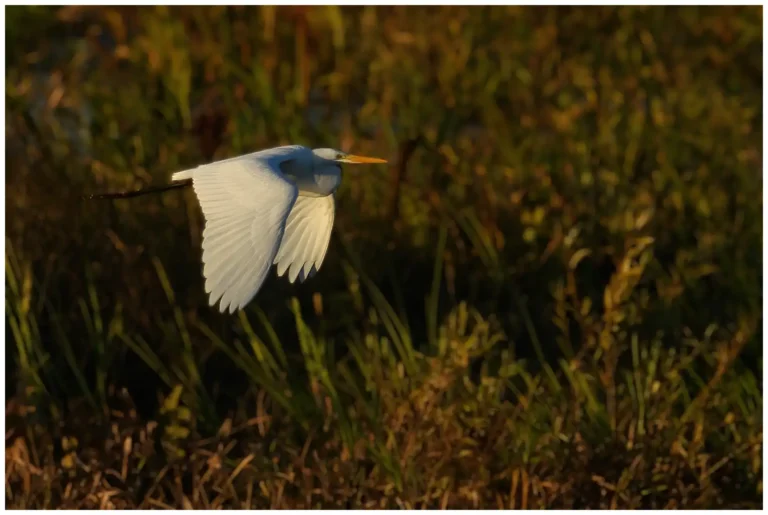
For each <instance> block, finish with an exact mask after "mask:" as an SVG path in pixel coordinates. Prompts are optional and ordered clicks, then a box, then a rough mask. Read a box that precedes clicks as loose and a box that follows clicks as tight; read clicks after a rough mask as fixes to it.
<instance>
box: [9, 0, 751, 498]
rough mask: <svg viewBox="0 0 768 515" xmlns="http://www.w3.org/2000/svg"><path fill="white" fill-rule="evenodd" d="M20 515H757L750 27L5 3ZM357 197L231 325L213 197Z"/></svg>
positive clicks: (12, 423)
mask: <svg viewBox="0 0 768 515" xmlns="http://www.w3.org/2000/svg"><path fill="white" fill-rule="evenodd" d="M6 32H7V40H6V41H7V43H6V49H7V50H6V56H7V57H6V59H7V69H6V170H7V173H6V334H8V335H9V336H10V337H9V338H8V339H7V341H8V345H7V347H6V349H7V350H6V357H7V359H6V363H7V365H6V384H7V386H8V391H9V400H8V401H7V408H6V411H7V414H8V417H9V418H8V427H9V428H10V429H9V432H8V433H7V435H6V474H7V479H6V496H7V498H8V502H9V506H13V507H44V506H48V507H54V506H55V507H62V506H63V507H136V506H142V507H162V506H169V505H170V506H176V507H185V508H187V507H192V506H194V507H221V506H224V507H307V508H308V507H342V508H343V507H422V506H426V507H452V508H471V507H565V508H568V507H572V508H578V507H603V508H608V507H621V508H638V507H644V508H653V507H679V508H687V507H708V508H711V507H725V506H728V507H759V506H761V499H762V480H761V477H762V463H761V460H760V456H761V453H762V417H761V413H762V393H761V384H762V348H761V339H762V315H761V312H762V309H761V308H762V292H761V289H760V288H761V284H762V272H761V270H762V253H761V252H762V250H761V245H762V216H761V215H762V197H761V194H760V192H761V191H762V147H761V142H762V130H761V119H762V53H761V44H762V10H761V8H758V7H749V8H745V7H739V8H737V7H718V8H714V7H707V8H705V7H685V8H671V7H622V8H583V7H561V8H524V7H474V8H468V7H440V8H437V7H430V8H427V7H418V8H417V7H373V6H367V7H343V8H342V7H335V6H331V7H312V8H310V7H270V6H261V7H183V8H182V7H173V8H169V7H83V6H68V7H57V8H53V7H34V6H25V7H9V8H8V9H6ZM288 143H301V144H305V145H308V146H312V147H319V146H332V147H336V148H341V149H344V150H349V151H354V152H356V153H361V154H369V155H377V156H382V157H387V158H388V159H390V163H391V166H390V167H389V168H388V169H375V170H374V169H371V170H367V171H363V170H357V169H354V168H353V169H349V170H346V173H345V180H344V183H343V185H342V188H341V189H340V191H339V197H338V199H339V200H338V204H337V205H338V213H337V219H336V227H335V229H334V236H333V241H332V242H331V247H330V249H329V254H328V257H327V258H326V261H325V263H324V266H323V269H322V270H321V273H319V274H318V275H317V276H316V277H314V278H313V279H312V280H310V281H308V282H307V283H305V284H302V285H290V284H287V281H285V280H280V279H278V278H276V277H272V278H270V279H269V280H268V281H267V283H266V284H265V286H264V288H263V289H262V290H261V292H260V293H259V295H258V296H257V297H256V299H255V301H254V302H253V303H252V304H251V305H250V306H249V307H248V308H247V309H246V310H245V311H244V312H243V313H240V314H239V315H237V316H223V315H219V314H218V313H216V312H215V311H214V310H212V309H210V308H209V307H208V306H207V299H206V296H205V294H204V290H203V280H202V277H201V273H200V272H201V266H200V234H201V229H202V225H203V220H202V216H201V213H200V211H199V208H198V206H197V202H196V200H195V198H194V195H193V194H192V192H186V193H181V192H178V191H175V192H170V193H167V194H165V195H161V196H158V195H154V196H147V197H140V198H136V199H132V200H130V201H115V202H101V201H83V200H81V199H80V198H79V196H80V195H82V194H83V193H90V192H94V191H101V190H120V189H131V188H138V187H143V186H146V185H148V184H160V183H165V182H166V181H167V180H168V178H169V176H170V174H171V173H172V172H174V171H178V170H180V169H184V168H188V167H192V166H195V165H197V164H200V163H203V162H208V161H211V160H214V159H220V158H226V157H230V156H233V155H237V154H241V153H246V152H251V151H254V150H257V149H261V148H266V147H271V146H276V145H281V144H288Z"/></svg>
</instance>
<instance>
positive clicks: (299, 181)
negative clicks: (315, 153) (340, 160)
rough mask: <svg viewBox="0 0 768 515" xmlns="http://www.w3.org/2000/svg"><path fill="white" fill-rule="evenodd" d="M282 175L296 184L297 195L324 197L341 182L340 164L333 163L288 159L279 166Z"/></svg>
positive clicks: (330, 193)
mask: <svg viewBox="0 0 768 515" xmlns="http://www.w3.org/2000/svg"><path fill="white" fill-rule="evenodd" d="M281 169H282V171H283V175H285V176H286V177H287V178H288V179H290V180H291V181H293V182H294V184H296V187H297V188H298V189H299V195H302V196H312V197H325V196H328V195H332V194H333V193H334V192H335V191H336V189H337V188H338V187H339V185H340V184H341V166H340V165H338V164H335V163H328V162H325V161H323V162H317V161H316V160H312V161H311V162H309V163H306V162H300V161H290V162H286V163H283V165H282V166H281Z"/></svg>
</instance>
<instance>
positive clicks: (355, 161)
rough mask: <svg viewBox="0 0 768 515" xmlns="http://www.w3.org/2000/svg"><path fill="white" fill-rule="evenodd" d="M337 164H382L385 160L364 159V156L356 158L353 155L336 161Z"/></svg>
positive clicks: (376, 158) (375, 158)
mask: <svg viewBox="0 0 768 515" xmlns="http://www.w3.org/2000/svg"><path fill="white" fill-rule="evenodd" d="M338 162H339V163H349V164H383V163H386V162H387V160H386V159H379V158H378V157H365V156H356V155H353V154H347V155H346V156H344V157H343V158H342V159H338Z"/></svg>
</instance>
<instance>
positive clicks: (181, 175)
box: [171, 168, 195, 182]
mask: <svg viewBox="0 0 768 515" xmlns="http://www.w3.org/2000/svg"><path fill="white" fill-rule="evenodd" d="M194 173H195V168H193V169H191V170H184V171H181V172H176V173H175V174H173V175H171V180H172V181H174V182H176V181H186V180H187V179H191V178H192V177H194Z"/></svg>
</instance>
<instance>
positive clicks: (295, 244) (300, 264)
mask: <svg viewBox="0 0 768 515" xmlns="http://www.w3.org/2000/svg"><path fill="white" fill-rule="evenodd" d="M334 216H335V205H334V199H333V195H328V196H325V197H310V196H299V197H298V198H297V199H296V203H295V204H294V206H293V209H292V210H291V212H290V214H289V215H288V221H287V223H286V226H285V235H284V236H283V241H282V243H281V244H280V250H279V251H278V252H277V255H276V256H275V260H274V263H275V264H276V265H277V275H280V276H282V275H283V274H284V273H285V272H286V270H288V279H289V280H290V281H291V282H294V281H295V280H296V278H297V277H298V278H299V280H300V281H301V282H304V280H305V279H307V278H308V277H312V276H313V275H314V274H315V273H316V272H317V271H318V270H319V269H320V265H322V264H323V259H324V258H325V253H326V251H327V250H328V243H329V242H330V240H331V230H332V229H333V219H334Z"/></svg>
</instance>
